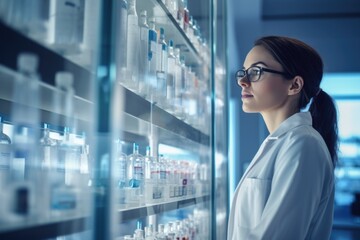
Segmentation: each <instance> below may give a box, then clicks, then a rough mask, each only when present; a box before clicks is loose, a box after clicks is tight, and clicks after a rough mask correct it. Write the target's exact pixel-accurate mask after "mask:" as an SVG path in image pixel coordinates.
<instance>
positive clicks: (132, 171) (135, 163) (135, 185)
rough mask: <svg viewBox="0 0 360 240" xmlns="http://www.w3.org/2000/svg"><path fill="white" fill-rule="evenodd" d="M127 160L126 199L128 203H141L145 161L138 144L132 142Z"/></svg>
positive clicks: (142, 200)
mask: <svg viewBox="0 0 360 240" xmlns="http://www.w3.org/2000/svg"><path fill="white" fill-rule="evenodd" d="M127 161H128V178H129V188H130V192H129V193H128V194H130V196H129V197H128V196H127V197H126V199H127V200H128V201H129V205H133V204H135V205H143V204H144V199H143V196H144V175H145V174H144V173H145V163H144V158H143V156H142V155H141V154H140V153H139V145H137V144H136V143H134V144H133V153H132V154H130V155H129V156H128V160H127Z"/></svg>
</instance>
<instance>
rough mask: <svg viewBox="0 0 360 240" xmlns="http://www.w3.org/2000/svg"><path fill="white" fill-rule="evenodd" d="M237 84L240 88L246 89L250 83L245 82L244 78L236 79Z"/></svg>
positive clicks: (245, 78)
mask: <svg viewBox="0 0 360 240" xmlns="http://www.w3.org/2000/svg"><path fill="white" fill-rule="evenodd" d="M237 84H238V85H239V86H240V87H242V88H246V87H249V86H250V82H249V81H248V80H247V77H246V76H244V77H242V78H238V79H237Z"/></svg>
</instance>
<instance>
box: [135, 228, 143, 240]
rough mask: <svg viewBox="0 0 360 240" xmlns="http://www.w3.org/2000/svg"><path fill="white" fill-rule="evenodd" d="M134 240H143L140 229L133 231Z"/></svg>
mask: <svg viewBox="0 0 360 240" xmlns="http://www.w3.org/2000/svg"><path fill="white" fill-rule="evenodd" d="M134 240H144V231H143V230H142V229H139V228H138V229H136V230H135V233H134Z"/></svg>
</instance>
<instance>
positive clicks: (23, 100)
mask: <svg viewBox="0 0 360 240" xmlns="http://www.w3.org/2000/svg"><path fill="white" fill-rule="evenodd" d="M37 68H38V57H37V56H36V55H34V54H32V53H21V54H20V55H19V57H18V71H19V75H18V78H16V79H15V83H14V90H13V100H14V101H13V106H12V112H11V120H12V123H13V124H14V134H13V151H12V153H13V160H12V164H11V176H12V179H11V184H9V192H8V196H9V203H10V206H9V210H10V211H9V213H10V214H9V216H8V219H9V220H10V221H13V220H15V221H16V220H24V219H26V218H30V217H34V216H35V215H36V214H38V213H40V212H41V211H42V209H41V208H40V206H41V205H42V204H41V203H42V199H41V198H37V199H35V196H37V197H39V196H41V194H42V191H43V189H44V188H43V181H44V179H42V175H41V163H40V161H39V158H38V155H37V154H38V152H37V149H38V148H37V146H38V142H37V141H38V139H39V110H38V106H39V95H40V90H39V81H40V77H39V75H38V73H37ZM35 186H36V188H35ZM35 202H37V203H38V204H37V205H35Z"/></svg>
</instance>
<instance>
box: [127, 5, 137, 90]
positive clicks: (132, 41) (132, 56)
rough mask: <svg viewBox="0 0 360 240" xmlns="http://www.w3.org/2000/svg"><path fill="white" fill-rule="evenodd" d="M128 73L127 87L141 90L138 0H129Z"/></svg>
mask: <svg viewBox="0 0 360 240" xmlns="http://www.w3.org/2000/svg"><path fill="white" fill-rule="evenodd" d="M127 21H128V22H127V23H128V26H127V49H126V50H127V53H128V54H127V55H126V66H127V73H128V76H126V79H125V82H124V84H125V87H127V88H129V89H130V90H131V91H133V92H135V93H138V91H139V63H140V62H139V57H140V49H139V46H140V28H139V19H138V15H137V13H136V0H128V19H127Z"/></svg>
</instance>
